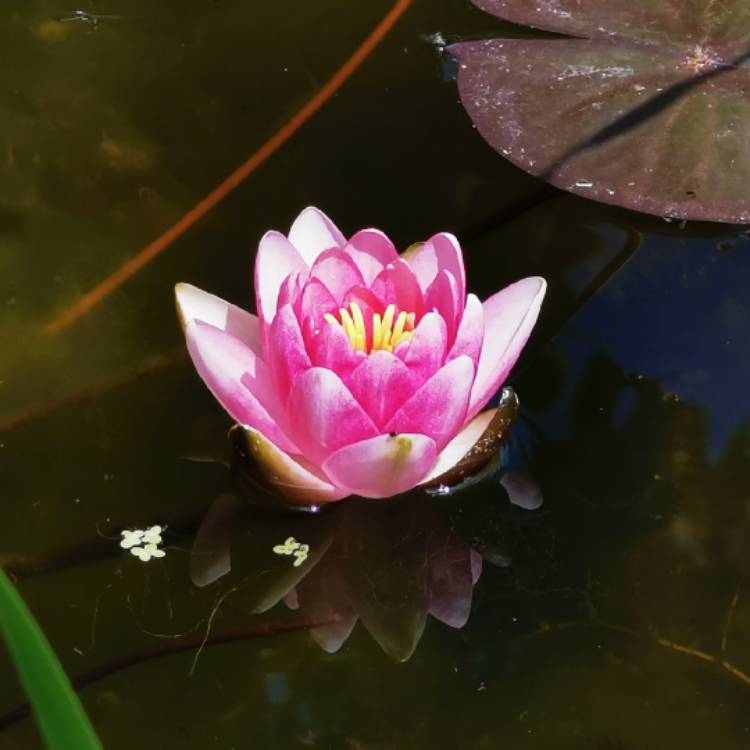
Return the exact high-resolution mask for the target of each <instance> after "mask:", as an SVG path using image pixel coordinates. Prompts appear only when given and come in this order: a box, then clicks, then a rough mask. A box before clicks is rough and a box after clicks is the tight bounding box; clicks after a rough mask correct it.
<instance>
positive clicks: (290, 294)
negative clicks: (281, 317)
mask: <svg viewBox="0 0 750 750" xmlns="http://www.w3.org/2000/svg"><path fill="white" fill-rule="evenodd" d="M306 280H307V274H306V273H305V274H301V273H297V272H295V273H292V274H289V276H287V277H286V278H285V279H284V281H283V283H282V284H281V289H279V299H278V301H277V302H276V309H277V310H278V309H279V308H282V307H284V305H291V306H292V309H293V310H294V313H295V315H299V308H300V296H301V294H302V289H303V287H304V285H305V282H306Z"/></svg>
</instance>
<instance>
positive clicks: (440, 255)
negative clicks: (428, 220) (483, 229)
mask: <svg viewBox="0 0 750 750" xmlns="http://www.w3.org/2000/svg"><path fill="white" fill-rule="evenodd" d="M409 265H410V266H411V268H412V270H413V271H414V275H415V276H416V277H417V279H418V281H419V285H420V286H421V287H422V290H423V291H426V290H427V289H428V288H429V286H430V284H432V282H433V280H434V279H435V277H436V276H437V275H438V273H440V271H441V270H442V269H443V268H444V269H445V270H446V271H450V272H451V273H452V274H453V278H454V279H455V280H456V284H457V291H458V299H459V300H461V301H463V299H464V296H465V295H466V273H465V271H464V259H463V255H462V254H461V245H459V244H458V240H457V239H456V238H455V237H454V236H453V235H452V234H449V233H448V232H441V233H440V234H436V235H435V236H434V237H431V238H430V239H429V240H427V242H425V243H424V245H422V247H420V248H419V250H417V252H416V253H414V255H413V256H411V257H410V258H409Z"/></svg>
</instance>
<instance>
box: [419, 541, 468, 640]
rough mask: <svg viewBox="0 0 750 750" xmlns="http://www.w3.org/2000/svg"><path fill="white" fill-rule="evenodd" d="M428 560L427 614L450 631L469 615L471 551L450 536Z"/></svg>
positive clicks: (464, 623) (459, 626)
mask: <svg viewBox="0 0 750 750" xmlns="http://www.w3.org/2000/svg"><path fill="white" fill-rule="evenodd" d="M440 541H441V542H442V543H441V544H440V546H439V547H438V548H437V549H436V550H435V551H434V552H433V554H432V556H431V557H430V566H429V569H428V575H429V582H428V586H429V591H430V614H431V615H432V616H433V617H435V618H437V619H438V620H440V622H443V623H445V624H446V625H448V626H450V627H452V628H462V627H463V626H464V625H466V622H467V621H468V619H469V614H470V613H471V599H472V588H473V583H472V569H471V552H472V550H471V548H470V547H469V546H468V545H466V544H463V543H461V542H459V541H458V539H456V538H455V537H453V536H450V537H449V538H448V539H442V540H440Z"/></svg>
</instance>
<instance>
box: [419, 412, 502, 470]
mask: <svg viewBox="0 0 750 750" xmlns="http://www.w3.org/2000/svg"><path fill="white" fill-rule="evenodd" d="M496 413H497V409H488V410H487V411H483V412H482V413H481V414H477V416H476V417H474V419H472V420H471V422H469V423H468V424H467V425H465V426H464V427H463V429H462V430H461V432H459V433H458V435H456V437H454V438H453V440H451V441H450V442H449V443H448V445H446V446H445V448H443V450H441V451H440V454H439V455H438V458H437V463H436V464H435V467H434V468H433V470H432V471H431V472H430V473H429V474H428V475H427V476H426V477H425V478H424V483H425V484H426V483H428V482H432V481H433V480H434V479H437V477H439V476H441V475H442V474H445V472H447V471H449V470H450V469H452V468H453V467H454V466H455V465H456V464H457V463H458V462H459V461H460V460H461V459H462V458H463V457H464V456H465V455H466V454H467V453H468V452H469V451H470V450H471V449H472V448H473V447H474V444H475V443H476V442H477V440H479V438H480V437H482V434H483V433H484V431H485V430H486V429H487V427H488V426H489V424H490V422H491V421H492V418H493V417H494V416H495V414H496Z"/></svg>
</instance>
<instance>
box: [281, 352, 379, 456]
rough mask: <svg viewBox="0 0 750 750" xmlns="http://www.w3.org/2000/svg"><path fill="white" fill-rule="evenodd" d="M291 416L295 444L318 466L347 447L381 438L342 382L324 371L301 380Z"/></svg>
mask: <svg viewBox="0 0 750 750" xmlns="http://www.w3.org/2000/svg"><path fill="white" fill-rule="evenodd" d="M287 413H288V415H289V419H290V422H291V429H292V434H293V435H294V439H295V442H297V443H298V444H299V446H300V447H301V448H302V452H303V453H304V455H305V456H307V457H308V458H310V459H311V460H312V461H314V462H315V463H316V464H320V463H322V462H323V461H325V459H326V458H328V456H330V455H331V453H333V452H335V451H337V450H338V449H339V448H343V447H344V446H345V445H350V444H351V443H356V442H358V441H360V440H363V439H366V438H370V437H373V436H375V435H377V434H378V429H377V428H376V427H375V425H374V424H373V422H372V420H371V419H370V417H368V416H367V413H366V412H365V411H364V409H363V408H362V407H361V406H360V405H359V404H358V403H357V401H356V400H355V398H354V396H352V394H351V393H350V392H349V390H348V389H347V387H346V386H345V385H344V383H343V382H342V380H341V378H340V377H339V376H338V375H336V374H335V373H333V372H331V371H330V370H326V369H324V368H322V367H313V368H312V369H310V370H308V371H307V372H306V373H304V375H302V376H301V377H299V378H298V379H297V381H296V382H295V384H294V386H293V387H292V393H291V397H290V399H289V404H288V408H287Z"/></svg>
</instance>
